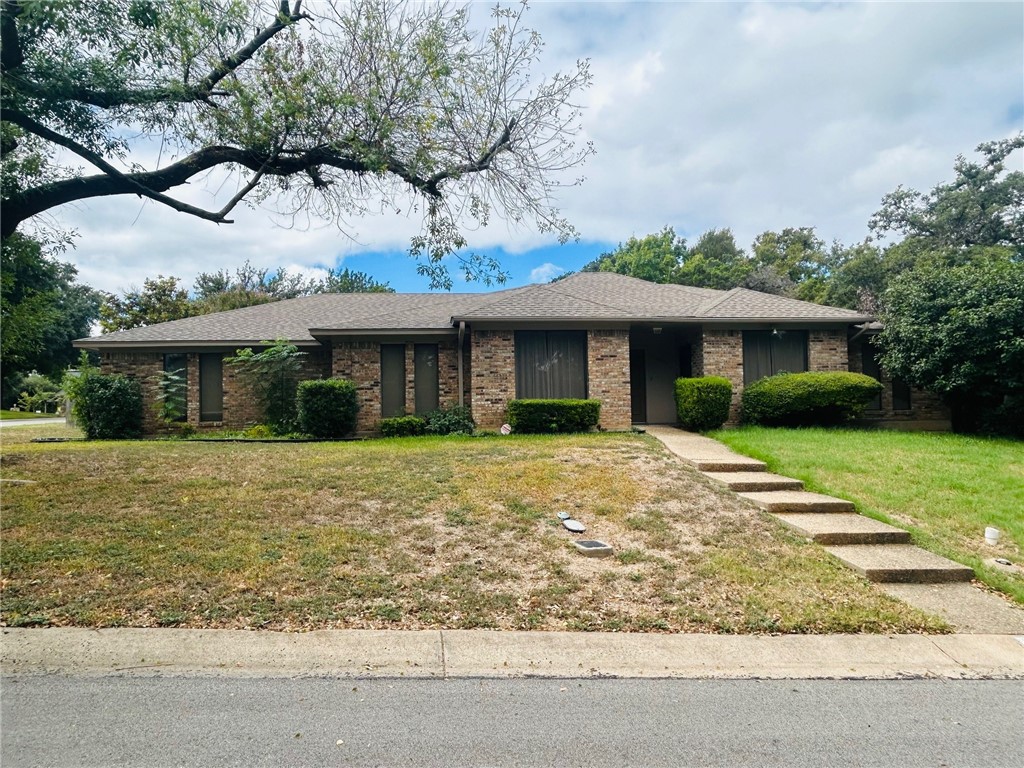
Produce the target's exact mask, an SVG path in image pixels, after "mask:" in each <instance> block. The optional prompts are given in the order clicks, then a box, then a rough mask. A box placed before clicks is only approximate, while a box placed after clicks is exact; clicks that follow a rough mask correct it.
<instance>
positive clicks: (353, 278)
mask: <svg viewBox="0 0 1024 768" xmlns="http://www.w3.org/2000/svg"><path fill="white" fill-rule="evenodd" d="M316 292H317V293H394V292H395V289H394V288H392V287H391V286H390V285H388V284H387V283H378V282H377V281H376V280H374V279H373V278H372V277H370V275H368V274H367V273H366V272H357V271H355V270H352V269H348V268H346V269H342V270H337V269H329V270H327V277H325V278H324V279H323V280H321V281H320V284H319V285H318V286H317V291H316Z"/></svg>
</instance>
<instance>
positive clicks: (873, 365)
mask: <svg viewBox="0 0 1024 768" xmlns="http://www.w3.org/2000/svg"><path fill="white" fill-rule="evenodd" d="M862 350H863V351H862V353H861V354H862V355H863V357H862V358H861V359H862V361H863V365H864V373H866V374H867V375H868V376H871V377H872V378H875V379H878V380H879V381H881V380H882V363H881V357H882V353H881V351H880V350H878V349H876V348H875V347H874V345H873V344H865V345H864V346H863V347H862ZM889 386H890V387H891V388H892V409H893V410H894V411H909V410H910V385H909V384H907V382H905V381H904V380H903V379H900V378H897V377H895V376H894V377H892V378H891V379H890V380H889ZM868 407H869V408H876V409H881V407H882V396H881V395H878V397H877V398H875V399H874V400H872V401H871V403H870V404H869V405H868Z"/></svg>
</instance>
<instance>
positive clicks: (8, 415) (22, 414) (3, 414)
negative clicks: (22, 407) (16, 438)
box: [0, 409, 60, 421]
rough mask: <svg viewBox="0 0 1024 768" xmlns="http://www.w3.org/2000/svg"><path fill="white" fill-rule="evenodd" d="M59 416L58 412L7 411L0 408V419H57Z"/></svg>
mask: <svg viewBox="0 0 1024 768" xmlns="http://www.w3.org/2000/svg"><path fill="white" fill-rule="evenodd" d="M57 418H60V414H59V413H36V412H35V411H7V410H3V409H0V421H7V420H10V419H18V420H21V419H57Z"/></svg>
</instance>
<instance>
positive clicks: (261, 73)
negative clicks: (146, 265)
mask: <svg viewBox="0 0 1024 768" xmlns="http://www.w3.org/2000/svg"><path fill="white" fill-rule="evenodd" d="M0 41H2V50H0V74H2V79H0V89H2V91H0V97H2V112H0V118H2V122H3V132H2V146H0V156H2V163H3V176H4V182H5V183H4V185H3V192H2V195H3V197H2V202H3V209H4V216H3V222H2V235H3V236H4V237H7V236H8V235H10V234H11V233H13V232H14V231H16V230H17V228H18V227H19V226H20V225H21V224H22V223H23V222H25V221H26V220H28V219H30V218H32V217H35V216H38V215H39V214H41V213H44V212H47V211H52V210H54V209H56V208H58V207H59V206H61V205H64V204H66V203H70V202H74V201H80V200H86V199H89V198H93V197H100V196H108V195H137V196H140V197H143V198H146V199H149V200H153V201H156V202H158V203H161V204H163V205H167V206H169V207H171V208H173V209H174V210H176V211H180V212H182V213H185V214H188V215H191V216H195V217H198V218H200V219H205V220H208V221H212V222H217V223H230V222H231V218H230V215H231V211H232V210H233V209H234V208H235V207H236V206H237V205H238V204H240V203H241V202H242V201H245V200H248V201H253V202H266V201H268V200H271V199H273V200H274V201H275V203H276V205H277V206H278V210H279V212H281V213H283V214H285V215H294V216H302V217H310V218H313V219H327V220H331V221H335V222H337V223H338V224H339V225H340V226H342V227H344V226H345V221H346V217H352V216H356V215H361V214H366V213H372V212H375V211H380V210H382V209H399V208H402V207H406V208H407V210H408V209H409V208H410V206H411V210H412V212H413V213H414V214H415V215H419V216H422V218H423V228H422V232H421V234H420V235H418V236H417V237H416V238H414V240H413V242H412V243H411V251H412V253H413V254H414V255H415V256H417V257H418V258H419V259H420V262H421V263H420V265H419V269H420V271H421V272H422V273H423V274H426V275H428V276H429V277H430V278H431V280H432V283H433V284H435V285H442V286H445V285H448V286H450V284H451V278H450V276H449V274H448V269H447V266H446V264H445V263H444V261H443V259H444V258H445V257H446V256H448V255H451V254H453V253H454V254H457V257H458V259H459V260H460V262H459V264H460V267H461V268H462V269H463V271H465V272H466V274H467V275H468V276H471V277H478V278H482V279H485V280H488V279H490V278H492V277H498V278H500V277H501V273H500V271H496V269H495V265H494V264H493V262H491V261H490V260H488V259H486V258H480V257H475V256H473V255H465V254H464V253H462V252H461V251H462V249H463V248H464V247H465V246H466V245H467V242H466V240H465V238H464V236H463V235H462V232H463V231H464V229H465V228H466V227H467V226H478V225H482V224H485V223H486V222H487V221H488V219H489V217H490V216H491V214H492V212H494V213H496V214H498V215H500V216H502V217H504V218H506V219H508V220H510V221H513V222H516V223H532V224H533V225H534V226H536V227H537V228H539V229H540V230H541V231H550V232H554V233H556V234H557V235H558V236H559V238H561V239H566V238H569V237H571V236H573V235H574V234H575V232H574V230H573V228H572V226H571V225H570V224H569V223H568V222H567V221H566V220H565V219H564V218H563V217H562V216H561V215H560V214H559V212H558V210H557V208H556V207H555V205H554V200H553V193H554V190H555V188H556V187H558V186H560V185H561V184H564V183H572V182H574V179H572V178H566V177H565V176H564V173H565V172H568V171H571V169H573V168H574V167H576V166H578V165H579V164H580V163H581V162H582V161H583V160H584V159H585V158H586V156H587V155H588V154H589V153H590V152H591V148H590V146H589V145H578V144H577V143H576V141H575V136H576V134H577V131H578V129H579V126H578V118H579V112H578V109H577V108H576V106H575V100H576V98H577V97H578V96H579V94H580V93H581V91H582V90H583V89H584V88H586V87H587V86H588V85H589V82H590V75H589V72H588V69H587V64H586V62H578V64H577V66H576V67H575V68H574V69H573V70H572V71H569V72H567V73H557V74H554V75H551V76H549V77H548V78H546V79H540V78H538V77H537V75H536V73H535V72H532V71H531V70H533V69H534V65H535V64H536V62H537V60H538V57H539V55H540V51H541V48H542V45H543V43H542V41H541V39H540V37H539V35H537V34H536V33H535V32H533V31H532V30H530V29H528V28H527V27H526V26H524V24H523V22H522V10H521V9H509V8H501V7H499V8H496V9H495V10H494V11H493V15H492V23H491V25H490V28H489V29H488V30H486V31H485V32H484V33H483V34H477V33H475V32H474V31H473V30H471V29H470V27H469V13H468V10H467V9H465V8H453V7H451V6H448V5H446V4H434V3H418V2H411V1H409V2H405V1H402V0H399V1H398V2H386V1H385V0H355V1H354V2H351V3H343V4H342V3H338V4H334V3H325V4H317V5H316V6H315V8H314V9H313V10H307V9H306V8H305V7H304V6H303V5H302V1H301V0H290V1H289V0H281V2H279V3H277V4H273V5H271V4H268V3H267V2H260V3H255V2H254V3H249V2H232V1H231V0H217V1H215V2H203V3H197V2H193V1H192V0H167V1H166V2H161V3H151V2H145V1H144V0H88V2H87V1H86V0H69V1H68V2H62V3H44V2H27V1H25V2H22V1H19V0H3V3H2V5H0ZM147 142H148V143H149V145H151V146H162V147H164V151H162V152H161V156H162V157H165V158H168V159H167V161H166V162H159V161H158V162H156V163H151V164H149V165H148V166H147V165H146V164H145V153H141V152H139V151H137V147H139V146H140V145H141V146H145V145H146V144H147ZM60 153H64V157H65V158H67V157H72V158H73V161H72V162H79V163H83V164H85V165H86V167H91V168H90V169H89V170H84V169H83V168H79V167H73V166H72V165H71V164H69V163H67V161H66V160H65V161H64V162H57V157H58V154H60ZM218 168H219V169H226V170H228V171H230V172H231V173H232V175H233V178H234V194H232V195H231V197H230V199H228V200H226V201H224V205H223V206H222V207H220V208H218V209H216V210H214V209H204V208H200V207H197V206H195V205H193V204H191V203H189V202H186V201H185V199H184V198H183V197H182V196H181V195H178V196H175V194H174V193H175V191H176V190H177V189H178V188H179V187H181V186H182V185H184V184H186V183H188V182H190V181H191V180H194V179H195V178H196V177H197V176H200V175H201V174H204V173H206V172H208V171H211V170H212V169H218ZM43 171H45V172H43Z"/></svg>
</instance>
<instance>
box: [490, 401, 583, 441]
mask: <svg viewBox="0 0 1024 768" xmlns="http://www.w3.org/2000/svg"><path fill="white" fill-rule="evenodd" d="M600 418H601V401H600V400H568V399H566V400H510V401H509V404H508V423H509V425H510V426H511V427H512V430H513V431H515V432H526V433H545V432H586V431H588V430H590V429H593V428H594V427H596V426H597V422H598V420H599V419H600Z"/></svg>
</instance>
